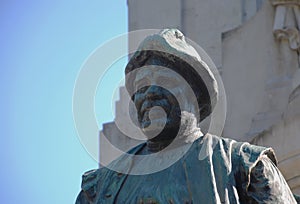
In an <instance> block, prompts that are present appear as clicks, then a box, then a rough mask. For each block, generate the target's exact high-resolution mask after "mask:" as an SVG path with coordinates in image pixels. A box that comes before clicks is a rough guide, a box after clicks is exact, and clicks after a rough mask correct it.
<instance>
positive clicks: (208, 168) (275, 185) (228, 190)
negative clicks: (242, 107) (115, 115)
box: [76, 134, 297, 204]
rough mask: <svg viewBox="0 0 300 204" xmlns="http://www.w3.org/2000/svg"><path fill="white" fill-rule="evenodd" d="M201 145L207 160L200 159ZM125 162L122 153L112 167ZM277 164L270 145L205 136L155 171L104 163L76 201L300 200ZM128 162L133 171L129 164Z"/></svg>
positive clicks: (85, 180)
mask: <svg viewBox="0 0 300 204" xmlns="http://www.w3.org/2000/svg"><path fill="white" fill-rule="evenodd" d="M145 147H146V146H145V144H142V145H139V146H137V147H135V148H133V149H132V150H131V151H130V153H131V154H138V153H139V152H140V151H141V150H143V149H144V148H145ZM202 148H205V149H206V150H207V151H206V152H207V156H206V157H205V158H200V157H199V156H200V152H201V149H202ZM123 162H126V158H125V159H124V158H122V157H121V158H120V159H117V160H116V161H115V162H114V163H113V164H112V165H123V164H122V163H123ZM276 165H277V161H276V158H275V155H274V152H273V150H272V149H271V148H265V147H260V146H255V145H250V144H249V143H246V142H236V141H235V140H231V139H226V138H222V137H218V136H214V135H210V134H206V135H205V136H204V137H200V138H199V139H197V140H196V141H194V142H193V144H192V146H191V147H190V149H189V150H188V152H187V153H186V154H185V155H184V156H183V157H182V158H180V159H179V160H178V161H177V162H176V163H174V164H173V165H171V166H170V167H169V168H167V169H164V170H162V171H159V172H156V173H152V174H148V175H130V174H123V173H118V172H115V171H112V170H109V169H108V168H105V167H104V168H100V169H97V170H92V171H89V172H87V173H85V174H84V175H83V180H82V191H81V192H80V194H79V195H78V198H77V200H76V204H90V203H97V204H100V203H101V204H106V203H129V204H131V203H139V204H150V203H152V204H154V203H163V204H164V203H170V204H171V203H194V204H195V203H199V204H201V203H204V204H210V203H217V204H219V203H291V204H294V203H297V202H296V200H295V198H294V196H293V194H292V193H291V191H290V189H289V187H288V185H287V183H286V181H285V179H284V178H283V176H282V175H281V173H280V172H279V170H278V168H277V167H276ZM124 166H127V167H126V168H128V173H130V166H129V167H128V165H124Z"/></svg>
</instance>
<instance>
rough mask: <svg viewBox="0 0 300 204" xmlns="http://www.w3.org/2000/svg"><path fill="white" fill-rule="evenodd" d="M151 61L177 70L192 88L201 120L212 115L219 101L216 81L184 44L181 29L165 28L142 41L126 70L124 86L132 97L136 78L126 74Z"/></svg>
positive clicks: (186, 44)
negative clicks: (154, 60)
mask: <svg viewBox="0 0 300 204" xmlns="http://www.w3.org/2000/svg"><path fill="white" fill-rule="evenodd" d="M149 59H157V60H156V61H157V62H159V63H161V65H160V66H163V67H167V68H170V69H172V70H174V71H176V72H177V73H179V74H180V75H181V76H182V77H183V78H184V79H185V80H186V81H187V82H188V83H189V84H190V85H191V87H192V89H193V91H194V92H195V95H196V97H197V100H198V104H199V108H200V121H201V120H203V119H204V118H206V117H207V116H208V115H210V114H211V112H212V110H213V108H214V107H215V105H216V103H217V100H218V85H217V81H216V79H215V77H214V75H213V73H212V72H211V70H210V69H209V67H208V66H207V64H206V63H205V62H204V61H203V60H201V57H200V56H199V54H198V53H197V51H196V50H195V49H194V48H193V47H192V46H191V45H189V44H188V43H187V42H186V41H185V37H184V35H183V34H182V33H181V32H180V31H179V30H177V29H164V30H162V31H161V32H159V33H158V34H154V35H151V36H148V37H147V38H145V39H144V40H143V41H142V43H141V44H140V45H139V47H138V49H137V51H136V52H135V53H134V54H133V56H132V57H131V59H130V60H129V62H128V64H127V66H126V68H125V74H126V82H125V84H126V88H127V90H128V92H129V94H131V95H133V94H134V93H133V90H134V87H133V81H134V77H135V76H134V74H130V75H127V74H128V73H130V72H131V71H133V70H135V69H137V68H140V67H143V66H145V65H149V64H147V62H149ZM150 61H153V60H150Z"/></svg>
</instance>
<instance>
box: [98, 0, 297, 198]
mask: <svg viewBox="0 0 300 204" xmlns="http://www.w3.org/2000/svg"><path fill="white" fill-rule="evenodd" d="M127 4H128V14H129V18H128V19H129V31H132V30H137V29H147V28H149V29H151V28H155V29H160V28H166V27H167V28H170V27H175V28H179V29H180V30H181V31H182V32H183V33H184V34H185V35H186V36H187V37H188V38H190V39H192V40H193V41H195V42H196V43H198V44H199V45H200V46H201V47H202V48H203V49H204V50H205V51H206V52H207V53H208V54H209V56H210V57H211V58H212V59H213V61H214V63H215V64H216V66H217V68H218V70H219V72H220V73H221V77H222V80H223V83H224V88H225V91H226V96H227V117H226V123H225V127H224V130H223V136H224V137H229V138H233V139H236V140H240V141H249V142H250V143H253V144H258V145H263V146H271V147H273V148H274V150H275V152H276V155H277V159H278V161H279V168H280V170H281V172H282V173H283V175H284V176H285V178H286V180H287V182H288V184H289V185H290V187H291V189H292V191H293V192H294V193H296V194H298V195H299V194H300V69H299V59H300V58H299V47H300V37H299V28H300V0H209V1H204V0H151V1H149V0H128V2H127ZM120 92H121V96H120V101H122V100H125V99H124V97H122V91H120ZM127 100H128V99H127ZM119 103H120V102H119ZM120 104H121V103H120ZM125 112H126V111H125V109H124V108H122V107H121V106H118V105H117V110H116V115H117V116H116V117H118V115H119V116H122V115H123V114H125ZM100 135H102V136H103V135H107V137H110V136H111V135H113V136H114V138H111V140H115V141H118V142H114V143H120V141H122V142H121V143H122V145H123V146H122V148H123V149H127V148H129V147H130V146H132V145H135V144H136V143H138V141H132V140H128V139H126V137H124V135H122V133H120V132H119V131H118V130H117V129H116V128H115V123H114V122H111V123H107V124H104V125H103V130H102V131H101V134H100ZM100 138H101V137H100ZM100 141H101V140H100ZM100 144H101V142H100ZM101 148H102V150H103V149H104V148H105V146H101V147H100V149H101ZM112 156H113V155H112ZM114 156H116V155H114ZM100 159H104V157H101V152H100Z"/></svg>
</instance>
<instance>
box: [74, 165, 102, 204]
mask: <svg viewBox="0 0 300 204" xmlns="http://www.w3.org/2000/svg"><path fill="white" fill-rule="evenodd" d="M106 171H107V169H106V168H100V169H94V170H90V171H87V172H85V173H84V174H83V175H82V181H81V192H80V193H79V195H78V197H77V200H76V204H85V203H89V202H93V201H94V200H95V198H96V196H97V193H98V186H99V184H100V183H101V178H102V177H103V174H105V172H106Z"/></svg>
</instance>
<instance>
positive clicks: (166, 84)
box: [133, 66, 194, 138]
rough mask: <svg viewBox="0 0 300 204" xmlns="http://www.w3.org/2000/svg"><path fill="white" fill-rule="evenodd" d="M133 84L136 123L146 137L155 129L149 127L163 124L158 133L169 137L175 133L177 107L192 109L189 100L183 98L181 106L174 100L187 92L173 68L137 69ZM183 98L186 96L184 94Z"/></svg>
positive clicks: (178, 123)
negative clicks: (136, 114) (182, 105)
mask: <svg viewBox="0 0 300 204" xmlns="http://www.w3.org/2000/svg"><path fill="white" fill-rule="evenodd" d="M162 84H163V87H162V86H161V85H162ZM134 86H135V88H136V90H138V91H137V92H136V93H135V94H134V98H133V101H134V103H135V106H136V109H137V113H138V122H139V125H140V127H141V129H142V130H143V132H144V133H145V134H146V136H149V137H150V138H151V137H152V133H153V131H155V130H153V128H154V129H155V128H157V129H159V128H162V127H164V129H163V131H162V133H166V134H167V135H169V136H172V134H175V135H176V134H177V131H178V130H179V127H180V119H181V112H182V111H183V110H181V108H183V109H185V110H187V109H189V110H188V111H189V112H190V110H192V109H194V107H193V105H192V103H191V101H189V100H185V103H183V104H184V107H180V106H179V103H178V101H177V99H178V98H183V97H182V96H183V95H184V94H185V93H187V91H186V89H187V87H185V85H184V83H182V78H180V77H179V76H178V74H176V73H175V72H174V71H168V69H156V67H155V66H151V68H149V67H148V68H146V69H141V70H138V71H137V73H136V78H135V80H134ZM140 87H142V88H140ZM179 96H180V97H179ZM184 98H185V99H188V98H189V97H188V96H184ZM150 125H151V126H150ZM155 136H156V135H155Z"/></svg>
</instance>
